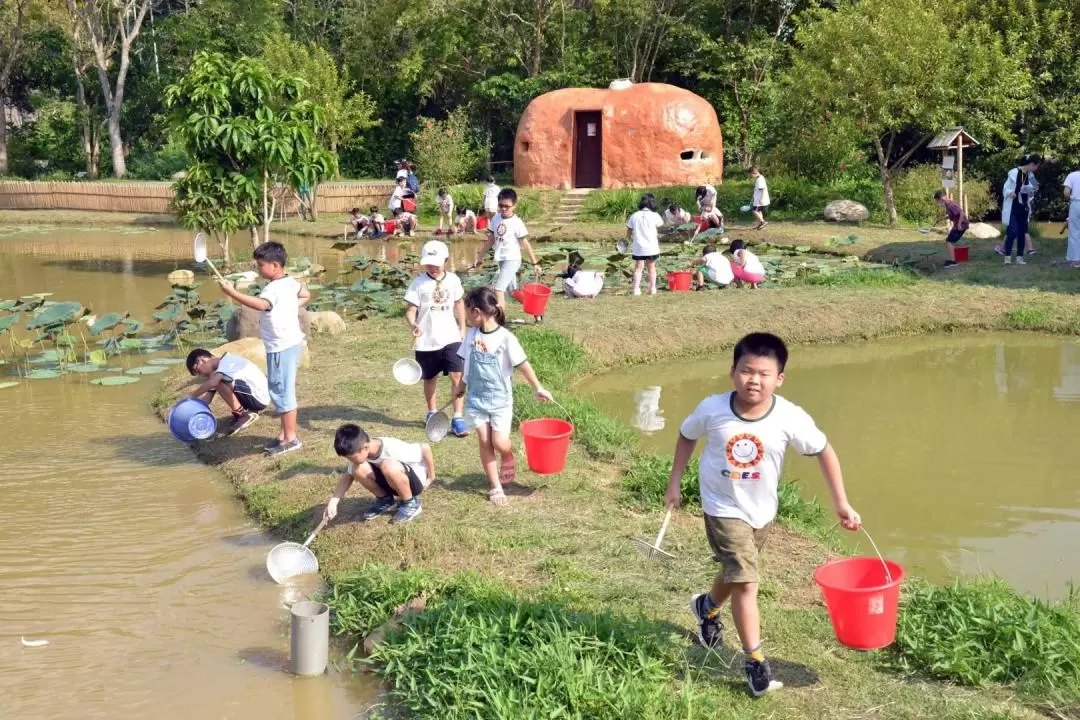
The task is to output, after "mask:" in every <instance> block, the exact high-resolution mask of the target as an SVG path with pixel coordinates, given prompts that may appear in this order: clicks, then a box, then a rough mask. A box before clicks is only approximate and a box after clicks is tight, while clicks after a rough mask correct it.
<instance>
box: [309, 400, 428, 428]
mask: <svg viewBox="0 0 1080 720" xmlns="http://www.w3.org/2000/svg"><path fill="white" fill-rule="evenodd" d="M325 421H330V422H340V423H356V424H357V425H359V426H360V427H364V426H365V425H370V424H376V425H386V426H388V427H395V428H405V427H423V426H424V422H423V418H420V417H418V418H416V419H412V420H401V419H399V418H392V417H390V416H389V415H385V414H383V413H381V412H379V411H378V410H374V409H372V408H369V407H364V406H355V405H317V406H315V407H309V408H305V407H301V408H300V411H299V413H298V417H297V424H298V425H300V427H302V428H304V429H305V430H313V429H315V428H314V427H313V426H312V423H315V422H325Z"/></svg>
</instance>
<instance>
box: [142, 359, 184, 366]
mask: <svg viewBox="0 0 1080 720" xmlns="http://www.w3.org/2000/svg"><path fill="white" fill-rule="evenodd" d="M146 364H147V365H183V364H184V359H183V358H152V359H150V360H147V361H146Z"/></svg>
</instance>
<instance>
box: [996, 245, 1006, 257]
mask: <svg viewBox="0 0 1080 720" xmlns="http://www.w3.org/2000/svg"><path fill="white" fill-rule="evenodd" d="M994 252H996V253H997V254H998V255H1004V254H1005V248H1004V247H1003V246H1001V245H998V246H997V247H996V248H994Z"/></svg>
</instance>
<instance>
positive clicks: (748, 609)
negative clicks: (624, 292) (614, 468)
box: [664, 333, 862, 696]
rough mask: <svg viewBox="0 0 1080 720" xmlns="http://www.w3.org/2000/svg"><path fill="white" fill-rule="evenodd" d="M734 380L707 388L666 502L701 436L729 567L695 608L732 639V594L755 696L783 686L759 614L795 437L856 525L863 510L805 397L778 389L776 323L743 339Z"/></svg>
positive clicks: (705, 628)
mask: <svg viewBox="0 0 1080 720" xmlns="http://www.w3.org/2000/svg"><path fill="white" fill-rule="evenodd" d="M734 356H735V358H734V363H733V364H732V366H731V381H732V383H733V384H734V385H735V391H734V392H729V393H723V394H721V395H711V396H709V397H707V398H705V399H704V400H703V401H702V402H701V404H700V405H698V406H697V409H695V410H694V412H693V414H691V415H690V417H688V418H686V420H685V421H683V424H682V428H681V429H680V432H679V440H678V442H677V443H676V445H675V458H674V460H673V462H672V468H671V479H670V481H669V483H668V489H667V493H666V494H665V495H664V502H665V503H666V504H667V506H668V507H669V508H677V507H678V506H679V504H680V503H681V502H682V491H681V483H682V476H683V473H684V472H685V471H686V465H687V463H688V462H689V460H690V458H691V456H692V455H693V454H694V448H695V447H696V446H697V443H698V440H700V439H701V438H705V449H704V451H703V452H702V455H701V465H700V468H701V469H700V486H701V506H702V510H703V511H704V514H705V534H706V536H707V537H708V539H709V545H710V547H711V548H712V551H713V555H714V557H715V559H716V560H717V562H719V563H720V565H721V569H720V572H719V573H718V574H717V575H716V578H715V580H714V581H713V586H712V590H710V591H709V592H708V593H702V594H701V595H696V596H694V598H693V599H692V600H691V601H690V609H691V612H693V614H694V617H695V618H697V621H698V639H699V640H700V641H701V644H702V645H704V646H705V647H707V648H718V647H720V646H721V645H723V642H724V631H723V626H722V625H721V624H720V609H721V607H722V606H723V605H724V602H725V601H727V600H728V599H729V598H730V600H731V613H732V616H733V617H734V619H735V630H736V631H737V632H738V634H739V639H740V640H741V641H742V647H743V651H744V652H745V654H746V667H745V672H746V679H747V682H748V683H749V685H750V691H751V692H752V693H753V694H754V695H755V696H760V695H764V694H765V693H767V692H769V691H770V690H774V689H776V688H779V687H782V684H781V683H779V682H776V681H774V680H773V679H772V670H771V669H770V667H769V663H768V661H766V660H765V655H764V654H763V653H762V651H761V622H760V619H759V616H758V603H757V593H758V582H759V576H758V553H759V552H760V550H761V547H762V545H763V544H764V542H765V537H766V535H767V534H768V531H769V527H770V524H771V523H772V521H773V518H775V517H776V509H777V505H778V497H777V487H778V484H779V482H780V473H781V471H782V470H783V465H784V453H785V452H786V450H787V448H788V447H789V446H792V447H794V448H795V449H796V450H797V451H798V452H799V453H800V454H802V455H812V456H816V457H817V458H818V465H819V466H820V467H821V473H822V475H823V476H824V478H825V482H826V484H827V485H828V487H829V492H830V494H831V495H832V500H833V507H834V508H835V509H836V514H837V516H838V517H839V518H840V522H841V523H842V524H843V526H844V527H845V528H847V529H848V530H857V529H858V528H859V527H860V526H861V524H862V520H861V519H860V518H859V514H858V513H857V512H855V510H854V509H853V508H852V507H851V505H849V504H848V501H847V494H846V493H845V492H844V479H843V475H842V474H841V472H840V461H839V460H838V459H837V457H836V452H835V451H834V450H833V448H832V446H831V445H830V444H829V442H828V440H827V439H826V437H825V434H824V433H822V432H821V431H820V430H818V428H817V426H816V425H815V424H814V421H813V419H812V418H811V417H810V416H809V415H808V414H807V413H806V411H805V410H803V409H802V408H800V407H799V406H798V405H795V404H794V403H792V402H790V401H788V400H785V399H784V398H782V397H780V396H778V395H774V394H773V393H774V392H775V391H776V389H777V388H779V387H780V386H781V385H783V384H784V367H785V365H786V364H787V358H788V352H787V347H785V345H784V341H783V340H781V339H780V338H778V337H776V336H775V335H771V334H769V333H752V334H750V335H747V336H746V337H744V338H743V339H741V340H740V341H739V342H738V344H736V345H735V353H734Z"/></svg>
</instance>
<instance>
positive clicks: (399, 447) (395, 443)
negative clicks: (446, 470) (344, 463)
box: [347, 437, 428, 486]
mask: <svg viewBox="0 0 1080 720" xmlns="http://www.w3.org/2000/svg"><path fill="white" fill-rule="evenodd" d="M372 439H373V440H378V441H379V442H380V444H381V447H380V448H379V454H378V455H368V459H367V461H368V462H369V463H371V464H372V465H375V466H377V467H381V466H382V464H383V463H384V462H386V461H387V460H397V461H398V462H399V463H401V464H402V465H404V466H405V467H410V468H412V470H413V472H414V473H416V477H417V478H419V479H420V482H421V483H423V484H424V485H425V486H426V485H427V482H428V476H427V465H425V464H424V446H423V445H421V444H420V443H411V442H405V441H404V440H398V439H397V438H392V437H381V438H372ZM347 472H348V473H349V475H355V474H356V467H355V466H354V465H353V464H352V463H349V469H348V471H347Z"/></svg>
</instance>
